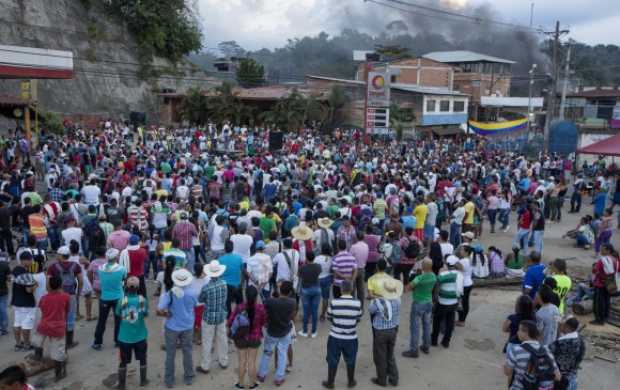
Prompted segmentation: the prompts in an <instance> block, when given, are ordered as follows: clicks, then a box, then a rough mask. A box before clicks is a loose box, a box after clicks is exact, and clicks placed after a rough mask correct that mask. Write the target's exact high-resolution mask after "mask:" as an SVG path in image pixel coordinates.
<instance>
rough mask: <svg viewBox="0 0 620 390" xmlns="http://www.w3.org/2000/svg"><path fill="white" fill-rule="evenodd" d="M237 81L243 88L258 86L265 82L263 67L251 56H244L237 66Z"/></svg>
mask: <svg viewBox="0 0 620 390" xmlns="http://www.w3.org/2000/svg"><path fill="white" fill-rule="evenodd" d="M237 82H238V83H239V85H241V86H242V87H245V88H249V87H258V86H260V85H262V84H263V83H264V82H265V68H264V67H263V66H262V65H261V64H259V63H258V62H257V61H256V60H254V59H252V58H244V59H242V60H241V62H239V67H238V68H237Z"/></svg>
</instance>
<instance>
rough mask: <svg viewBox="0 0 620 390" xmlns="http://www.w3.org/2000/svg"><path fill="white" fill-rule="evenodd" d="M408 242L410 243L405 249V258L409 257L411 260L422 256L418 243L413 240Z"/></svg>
mask: <svg viewBox="0 0 620 390" xmlns="http://www.w3.org/2000/svg"><path fill="white" fill-rule="evenodd" d="M407 241H409V243H408V244H407V246H406V247H405V256H407V257H408V258H409V259H415V258H417V257H418V255H419V254H420V245H419V244H418V241H417V240H411V239H409V238H407Z"/></svg>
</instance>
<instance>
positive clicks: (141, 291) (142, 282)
mask: <svg viewBox="0 0 620 390" xmlns="http://www.w3.org/2000/svg"><path fill="white" fill-rule="evenodd" d="M144 278H145V276H144V275H141V276H138V279H139V280H140V285H139V286H138V294H139V295H142V296H143V297H145V298H146V281H145V279H144Z"/></svg>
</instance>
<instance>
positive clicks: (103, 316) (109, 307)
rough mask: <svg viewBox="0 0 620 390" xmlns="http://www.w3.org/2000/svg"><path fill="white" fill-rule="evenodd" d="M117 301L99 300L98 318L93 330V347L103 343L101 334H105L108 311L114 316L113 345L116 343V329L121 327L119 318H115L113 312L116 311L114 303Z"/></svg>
mask: <svg viewBox="0 0 620 390" xmlns="http://www.w3.org/2000/svg"><path fill="white" fill-rule="evenodd" d="M117 302H118V299H114V300H111V301H105V300H103V299H100V300H99V318H98V319H97V327H96V328H95V343H94V344H95V345H101V344H102V343H103V334H104V333H105V323H106V322H107V320H108V314H110V311H111V312H112V315H113V316H114V343H117V342H118V339H117V337H118V329H119V327H120V325H121V317H120V316H117V315H116V314H115V312H114V310H115V309H116V303H117Z"/></svg>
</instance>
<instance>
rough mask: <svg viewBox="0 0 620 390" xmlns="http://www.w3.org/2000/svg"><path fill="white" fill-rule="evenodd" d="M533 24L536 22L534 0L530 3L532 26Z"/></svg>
mask: <svg viewBox="0 0 620 390" xmlns="http://www.w3.org/2000/svg"><path fill="white" fill-rule="evenodd" d="M533 24H534V2H533V1H532V2H531V3H530V28H532V25H533Z"/></svg>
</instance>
